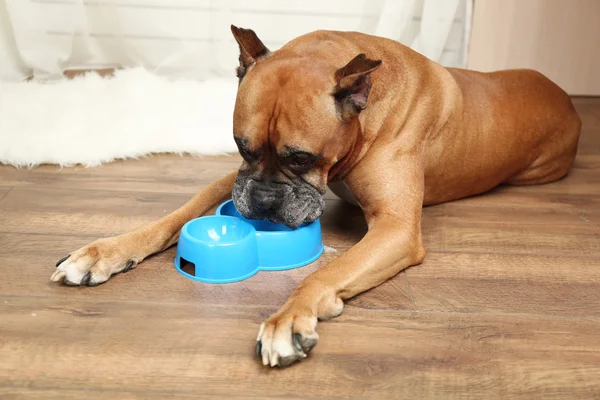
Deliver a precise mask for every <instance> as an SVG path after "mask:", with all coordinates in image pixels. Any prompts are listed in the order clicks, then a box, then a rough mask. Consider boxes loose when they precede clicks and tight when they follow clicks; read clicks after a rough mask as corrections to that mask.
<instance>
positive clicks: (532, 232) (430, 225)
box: [422, 203, 600, 257]
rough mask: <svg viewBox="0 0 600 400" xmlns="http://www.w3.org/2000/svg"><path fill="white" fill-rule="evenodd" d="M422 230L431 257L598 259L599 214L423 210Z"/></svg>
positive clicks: (453, 206) (468, 208)
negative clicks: (440, 254)
mask: <svg viewBox="0 0 600 400" xmlns="http://www.w3.org/2000/svg"><path fill="white" fill-rule="evenodd" d="M422 227H423V240H424V242H425V247H426V248H427V249H428V250H432V251H456V252H476V253H480V252H489V253H517V254H519V253H525V254H539V255H549V254H554V255H568V254H572V255H577V256H590V257H594V256H596V257H597V256H599V255H600V210H592V211H586V212H585V214H584V215H580V214H579V213H578V212H577V211H574V210H569V209H566V210H561V209H537V208H533V207H477V206H466V205H459V204H455V203H447V204H442V205H438V206H433V207H427V208H425V209H424V210H423V221H422Z"/></svg>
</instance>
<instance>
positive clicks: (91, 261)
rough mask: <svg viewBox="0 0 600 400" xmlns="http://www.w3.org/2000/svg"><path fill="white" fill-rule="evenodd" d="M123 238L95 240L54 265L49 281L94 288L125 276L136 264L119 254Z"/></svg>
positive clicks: (129, 258)
mask: <svg viewBox="0 0 600 400" xmlns="http://www.w3.org/2000/svg"><path fill="white" fill-rule="evenodd" d="M123 240H125V238H123V237H113V238H106V239H99V240H96V241H94V242H92V243H90V244H89V245H87V246H85V247H82V248H81V249H79V250H77V251H75V252H73V253H71V254H69V255H67V256H66V257H64V258H62V259H61V260H59V261H58V263H56V271H54V273H53V274H52V276H51V277H50V279H51V280H52V281H54V282H59V281H62V282H63V283H64V284H66V285H71V286H80V285H87V286H97V285H99V284H101V283H104V282H106V281H107V280H108V279H109V278H110V277H111V276H113V275H114V274H116V273H119V272H127V271H129V270H131V269H133V268H135V267H136V265H137V260H135V259H133V258H132V257H130V256H127V255H126V254H124V253H123V250H122V249H123V248H127V247H128V246H123V244H124V243H122V241H123Z"/></svg>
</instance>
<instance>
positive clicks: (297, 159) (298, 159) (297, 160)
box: [292, 154, 310, 167]
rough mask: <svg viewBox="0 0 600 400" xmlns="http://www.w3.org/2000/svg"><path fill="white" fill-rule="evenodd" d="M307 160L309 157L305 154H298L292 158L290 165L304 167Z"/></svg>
mask: <svg viewBox="0 0 600 400" xmlns="http://www.w3.org/2000/svg"><path fill="white" fill-rule="evenodd" d="M309 161H310V159H309V157H308V155H307V154H298V155H296V156H294V157H293V158H292V165H295V166H297V167H305V166H307V165H308V162H309Z"/></svg>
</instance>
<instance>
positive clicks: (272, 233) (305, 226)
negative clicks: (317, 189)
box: [214, 199, 320, 236]
mask: <svg viewBox="0 0 600 400" xmlns="http://www.w3.org/2000/svg"><path fill="white" fill-rule="evenodd" d="M229 203H231V204H233V199H228V200H226V201H224V202H222V203H221V204H220V205H219V206H218V207H217V209H216V210H215V214H214V215H215V216H220V217H232V218H237V219H239V220H240V221H242V222H245V223H247V224H249V225H252V224H251V223H250V222H246V221H245V220H244V219H246V220H247V218H244V217H243V216H242V218H240V217H236V216H233V215H229V214H221V210H222V209H223V208H224V207H225V205H226V204H229ZM233 206H234V207H235V204H233ZM236 210H237V208H236ZM319 220H320V218H319V219H316V220H314V221H313V222H309V223H308V224H302V225H301V226H299V227H298V228H295V229H290V230H285V231H263V230H260V229H256V227H255V226H254V225H252V227H253V228H254V229H255V230H256V234H257V235H259V236H263V235H269V236H279V235H294V234H297V233H296V232H303V231H306V230H308V228H310V227H311V226H313V225H315V224H318V223H319ZM269 222H270V221H269Z"/></svg>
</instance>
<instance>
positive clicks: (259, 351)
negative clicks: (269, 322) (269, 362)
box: [255, 340, 262, 358]
mask: <svg viewBox="0 0 600 400" xmlns="http://www.w3.org/2000/svg"><path fill="white" fill-rule="evenodd" d="M255 351H256V357H258V358H260V357H261V356H262V342H261V341H260V340H259V341H257V342H256V350H255Z"/></svg>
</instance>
